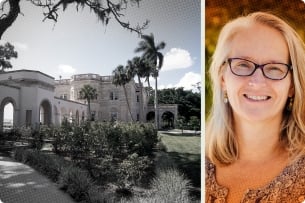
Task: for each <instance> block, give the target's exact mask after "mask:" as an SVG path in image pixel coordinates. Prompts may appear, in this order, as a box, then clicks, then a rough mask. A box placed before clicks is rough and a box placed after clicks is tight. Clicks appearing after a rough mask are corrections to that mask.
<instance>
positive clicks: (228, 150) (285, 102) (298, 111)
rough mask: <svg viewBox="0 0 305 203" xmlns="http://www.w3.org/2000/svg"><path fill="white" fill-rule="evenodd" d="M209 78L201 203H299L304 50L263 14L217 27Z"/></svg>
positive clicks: (304, 145)
mask: <svg viewBox="0 0 305 203" xmlns="http://www.w3.org/2000/svg"><path fill="white" fill-rule="evenodd" d="M210 75H211V79H212V83H213V93H214V96H213V107H212V111H211V114H210V117H209V119H208V122H207V125H206V127H207V130H206V157H207V159H206V196H205V197H206V202H229V203H236V202H294V203H295V202H303V201H304V200H305V102H303V101H302V100H303V99H304V98H305V48H304V44H303V42H302V40H301V39H300V37H299V36H298V35H297V33H296V32H295V31H294V30H293V29H292V28H291V27H290V26H289V25H288V24H287V23H286V22H284V21H283V20H282V19H280V18H278V17H276V16H274V15H272V14H269V13H264V12H256V13H252V14H250V15H248V16H243V17H239V18H237V19H235V20H233V21H231V22H229V23H228V24H226V25H225V26H224V28H223V29H222V31H221V33H220V36H219V39H218V44H217V46H216V49H215V52H214V55H213V58H212V63H211V67H210Z"/></svg>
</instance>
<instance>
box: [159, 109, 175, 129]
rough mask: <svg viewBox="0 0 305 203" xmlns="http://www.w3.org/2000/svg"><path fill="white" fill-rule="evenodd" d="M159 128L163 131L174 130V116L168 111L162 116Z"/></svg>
mask: <svg viewBox="0 0 305 203" xmlns="http://www.w3.org/2000/svg"><path fill="white" fill-rule="evenodd" d="M161 118H162V121H161V128H163V129H171V128H174V121H175V116H174V114H173V113H172V112H170V111H165V112H164V113H163V114H162V116H161Z"/></svg>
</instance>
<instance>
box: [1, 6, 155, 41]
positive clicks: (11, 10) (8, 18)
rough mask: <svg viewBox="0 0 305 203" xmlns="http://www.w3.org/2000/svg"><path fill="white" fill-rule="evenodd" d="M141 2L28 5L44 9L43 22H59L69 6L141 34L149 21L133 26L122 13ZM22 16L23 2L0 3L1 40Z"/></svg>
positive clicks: (105, 23) (102, 20) (103, 21)
mask: <svg viewBox="0 0 305 203" xmlns="http://www.w3.org/2000/svg"><path fill="white" fill-rule="evenodd" d="M140 1H141V0H120V1H115V0H27V1H26V2H27V3H30V4H32V5H33V6H35V7H40V8H42V10H43V11H42V12H43V15H44V18H43V21H45V20H51V21H53V22H54V23H56V22H57V20H58V18H59V16H60V14H61V12H60V10H63V11H66V9H67V8H68V6H71V7H72V6H73V7H75V9H76V11H79V10H80V9H84V8H89V9H90V11H91V12H93V13H94V14H95V15H96V16H97V19H98V20H100V21H101V22H102V23H103V24H104V25H108V23H109V22H110V21H111V20H114V21H116V22H117V23H119V25H120V26H121V27H123V28H125V29H127V30H129V31H131V32H136V33H138V34H141V33H142V31H143V30H144V29H145V28H146V27H147V25H148V23H149V21H148V20H146V21H145V22H143V23H142V24H137V25H135V26H134V25H131V24H130V23H129V22H128V21H124V20H123V19H122V18H123V17H124V14H123V13H122V11H124V10H125V9H127V7H128V6H131V5H134V4H135V5H137V6H139V3H140ZM20 14H21V15H23V14H22V8H21V0H3V1H1V2H0V39H1V38H2V36H3V34H4V32H5V31H6V30H7V29H8V28H9V27H11V26H12V25H13V23H14V22H15V21H16V19H17V18H18V16H19V15H20Z"/></svg>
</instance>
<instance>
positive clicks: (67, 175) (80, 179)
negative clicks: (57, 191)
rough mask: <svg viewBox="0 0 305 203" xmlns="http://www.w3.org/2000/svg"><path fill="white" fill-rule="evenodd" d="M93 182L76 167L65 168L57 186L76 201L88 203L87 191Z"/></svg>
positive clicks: (85, 173)
mask: <svg viewBox="0 0 305 203" xmlns="http://www.w3.org/2000/svg"><path fill="white" fill-rule="evenodd" d="M92 185H93V182H92V180H91V178H90V177H89V175H88V173H87V172H85V171H82V170H81V169H79V168H77V167H72V166H71V167H67V168H65V169H64V170H62V173H61V174H60V176H59V186H60V188H61V189H63V190H65V191H66V192H67V193H68V194H70V195H71V197H73V198H74V199H75V200H76V201H89V200H90V197H89V190H90V188H91V187H92Z"/></svg>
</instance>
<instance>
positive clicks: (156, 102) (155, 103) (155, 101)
mask: <svg viewBox="0 0 305 203" xmlns="http://www.w3.org/2000/svg"><path fill="white" fill-rule="evenodd" d="M157 88H158V77H155V99H154V106H155V126H156V128H157V130H159V109H158V93H157Z"/></svg>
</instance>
